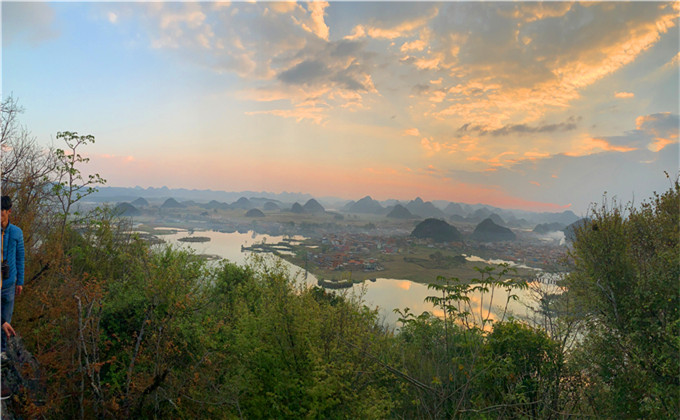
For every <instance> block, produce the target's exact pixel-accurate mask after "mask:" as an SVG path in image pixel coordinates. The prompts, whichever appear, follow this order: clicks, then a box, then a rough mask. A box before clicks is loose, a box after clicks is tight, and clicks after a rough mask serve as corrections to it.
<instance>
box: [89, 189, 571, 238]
mask: <svg viewBox="0 0 680 420" xmlns="http://www.w3.org/2000/svg"><path fill="white" fill-rule="evenodd" d="M87 201H94V202H109V203H114V204H116V205H117V204H119V203H123V202H127V203H133V205H134V206H135V207H137V208H140V207H150V206H154V205H156V206H160V207H162V208H177V207H182V206H199V207H202V208H205V209H209V210H212V209H223V210H227V209H243V210H250V209H260V210H264V211H277V210H279V211H292V212H294V213H323V212H325V211H326V210H327V209H330V211H339V212H341V213H355V214H375V215H382V216H389V217H391V218H404V219H410V218H413V219H427V218H436V219H443V220H449V221H451V222H458V223H468V224H475V225H476V224H479V223H480V222H482V221H483V220H485V219H491V221H493V223H494V224H495V225H498V226H501V227H506V228H521V229H534V228H535V227H536V226H537V225H541V224H542V225H550V226H549V227H548V226H541V227H539V228H538V231H537V232H540V231H542V230H544V229H546V228H547V229H548V230H552V229H555V227H556V226H557V225H562V226H568V225H570V224H572V223H574V222H576V221H577V220H579V217H578V216H577V215H576V214H574V213H573V212H572V211H570V210H567V211H563V212H561V213H550V212H530V211H526V210H514V209H513V210H510V209H502V208H498V207H494V206H488V205H484V204H466V203H457V202H451V201H441V200H438V201H434V202H431V201H424V200H423V199H421V198H420V197H417V198H415V199H414V200H411V201H409V202H407V203H404V202H401V201H399V200H394V199H390V200H385V201H383V202H380V201H378V200H374V199H373V198H371V196H365V197H363V198H361V199H360V200H358V201H348V200H343V199H340V198H337V197H319V198H314V197H312V196H311V195H309V194H303V193H289V192H283V193H269V192H254V191H241V192H226V191H213V190H189V189H184V188H178V189H170V188H167V187H161V188H154V187H149V188H141V187H134V188H123V187H100V188H99V191H98V192H96V193H94V194H92V195H90V196H88V197H87ZM300 203H305V204H304V206H303V205H301V204H300ZM397 206H399V207H397ZM130 210H131V209H128V211H130Z"/></svg>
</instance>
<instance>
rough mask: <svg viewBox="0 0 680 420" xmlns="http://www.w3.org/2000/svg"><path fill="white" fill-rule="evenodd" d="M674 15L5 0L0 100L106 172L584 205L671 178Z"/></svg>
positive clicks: (590, 8) (529, 5) (123, 177)
mask: <svg viewBox="0 0 680 420" xmlns="http://www.w3.org/2000/svg"><path fill="white" fill-rule="evenodd" d="M679 10H680V6H678V3H677V2H669V3H659V2H647V3H645V2H635V3H632V2H604V3H590V2H589V3H584V4H581V3H562V2H546V3H535V2H499V3H493V2H492V3H489V2H483V3H482V2H441V3H431V2H413V3H411V2H330V3H328V2H320V1H319V2H316V1H315V2H238V1H237V2H227V3H217V2H191V3H164V2H148V3H146V2H134V3H125V2H120V3H117V2H113V3H99V2H91V3H75V2H73V3H72V2H63V3H56V2H55V3H50V2H48V3H38V2H3V3H2V51H3V53H2V95H3V97H7V96H9V95H13V96H14V97H15V98H17V99H18V101H19V103H20V105H21V106H22V107H23V108H24V109H25V112H24V113H23V114H22V115H21V119H22V123H23V124H24V125H25V126H26V127H27V129H29V130H30V131H31V132H32V133H33V135H34V136H35V137H36V139H37V140H38V141H39V142H40V143H41V144H44V145H46V146H47V145H50V144H51V143H52V142H53V141H54V139H55V137H56V133H57V132H58V131H64V130H70V131H78V132H79V133H82V134H92V135H94V136H95V137H96V144H94V145H92V146H91V147H90V148H89V149H88V150H87V151H86V153H87V154H88V156H89V157H90V158H91V162H90V166H91V169H92V171H93V172H95V171H96V172H98V173H100V174H101V175H102V176H103V177H104V178H106V179H107V180H108V185H111V186H136V185H139V186H142V187H148V186H154V187H160V186H168V187H170V188H195V189H214V190H225V191H241V190H252V191H269V192H275V193H276V192H283V191H290V192H303V193H309V194H312V195H315V196H336V197H340V198H346V199H353V200H357V199H359V198H361V197H364V196H366V195H370V196H372V197H373V198H375V199H380V200H386V199H390V198H395V199H400V200H411V199H413V198H415V197H421V198H422V199H424V200H448V201H456V202H465V203H485V204H491V205H495V206H499V207H506V208H522V209H534V210H540V211H561V210H564V209H567V208H569V209H572V210H574V211H575V212H577V213H579V212H584V211H585V210H586V208H587V206H588V205H589V203H591V202H592V201H598V200H599V198H600V197H601V196H602V194H603V193H604V192H605V191H607V192H608V194H611V195H618V196H619V197H620V198H621V199H622V200H629V199H632V197H633V196H635V197H646V196H649V195H651V193H652V192H653V191H659V190H663V189H664V188H665V187H666V186H667V184H668V181H667V180H666V178H665V176H664V171H666V172H668V173H670V174H671V175H673V176H675V175H676V174H677V173H678V166H679V162H678V161H679V151H678V150H679V149H678V132H679V119H678V113H679V109H678V108H679V104H678V102H679V95H678V91H679V87H678V80H679V65H680V63H679V60H678V57H679V54H680V53H679V50H680V45H679V43H680V42H679V39H680V34H679V30H678V23H679V22H678V19H679V13H680V12H679ZM572 203H573V206H572Z"/></svg>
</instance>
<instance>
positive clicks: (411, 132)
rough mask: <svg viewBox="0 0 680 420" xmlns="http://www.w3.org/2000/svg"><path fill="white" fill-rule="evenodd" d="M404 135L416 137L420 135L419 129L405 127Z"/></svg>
mask: <svg viewBox="0 0 680 420" xmlns="http://www.w3.org/2000/svg"><path fill="white" fill-rule="evenodd" d="M404 135H405V136H415V137H418V136H420V131H419V130H418V129H417V128H407V129H406V130H404Z"/></svg>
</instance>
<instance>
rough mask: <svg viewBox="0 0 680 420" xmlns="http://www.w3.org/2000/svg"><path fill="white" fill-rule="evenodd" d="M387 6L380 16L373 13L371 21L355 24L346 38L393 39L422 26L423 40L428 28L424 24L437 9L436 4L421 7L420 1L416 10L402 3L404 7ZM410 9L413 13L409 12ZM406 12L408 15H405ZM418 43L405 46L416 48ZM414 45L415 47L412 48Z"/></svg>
mask: <svg viewBox="0 0 680 420" xmlns="http://www.w3.org/2000/svg"><path fill="white" fill-rule="evenodd" d="M388 7H389V8H391V9H392V10H389V9H387V8H383V9H382V11H383V12H386V13H384V14H381V15H380V16H377V15H374V17H373V18H372V19H371V22H369V23H367V24H362V25H356V26H355V27H354V28H353V30H352V34H351V35H349V36H348V37H347V39H357V38H363V37H370V38H375V39H388V40H394V39H397V38H403V37H408V36H411V35H413V34H414V33H416V32H417V31H419V30H420V29H422V28H424V29H423V31H421V34H422V36H423V37H424V38H420V40H421V41H422V40H424V39H426V38H427V34H428V30H427V28H426V25H427V24H428V23H429V22H430V20H431V19H432V18H434V17H435V16H437V14H438V13H439V9H438V8H437V7H436V6H431V7H429V8H428V9H425V8H424V7H423V4H422V3H419V4H417V10H413V9H412V7H413V6H410V5H404V7H398V8H397V7H392V6H391V5H388ZM409 11H412V12H413V13H412V14H411V13H409ZM407 13H408V14H409V15H407ZM417 46H418V43H417V42H416V43H415V44H411V46H409V47H407V48H408V49H418V48H417ZM412 47H415V48H412Z"/></svg>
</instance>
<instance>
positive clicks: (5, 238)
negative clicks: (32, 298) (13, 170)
mask: <svg viewBox="0 0 680 420" xmlns="http://www.w3.org/2000/svg"><path fill="white" fill-rule="evenodd" d="M0 200H2V203H1V204H2V209H1V210H2V211H1V213H2V220H1V222H2V266H3V267H2V292H1V294H0V315H1V318H2V319H1V320H0V322H2V324H0V326H1V327H2V332H1V333H0V341H1V343H0V346H1V348H0V350H1V351H2V353H1V354H0V359H2V360H3V361H4V360H6V359H7V353H6V352H7V339H8V337H9V336H10V334H11V335H14V329H13V328H12V325H11V322H12V312H13V311H14V296H15V294H16V295H20V294H21V292H22V291H23V288H24V233H23V232H22V231H21V229H20V228H19V227H17V226H15V225H13V224H11V223H10V222H9V217H10V215H11V214H12V200H11V199H10V197H9V196H8V195H3V196H2V198H1V199H0ZM5 324H7V325H5Z"/></svg>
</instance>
